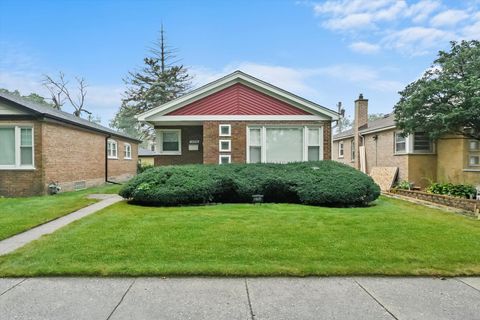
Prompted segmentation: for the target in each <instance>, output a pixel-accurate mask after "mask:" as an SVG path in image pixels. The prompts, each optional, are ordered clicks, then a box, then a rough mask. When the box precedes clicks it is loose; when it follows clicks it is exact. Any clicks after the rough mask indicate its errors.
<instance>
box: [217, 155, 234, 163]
mask: <svg viewBox="0 0 480 320" xmlns="http://www.w3.org/2000/svg"><path fill="white" fill-rule="evenodd" d="M222 158H227V159H228V163H232V155H230V154H220V155H218V164H224V163H222Z"/></svg>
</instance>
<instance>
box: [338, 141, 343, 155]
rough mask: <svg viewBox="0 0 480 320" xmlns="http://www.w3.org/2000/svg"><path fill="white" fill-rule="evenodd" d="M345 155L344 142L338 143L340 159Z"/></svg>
mask: <svg viewBox="0 0 480 320" xmlns="http://www.w3.org/2000/svg"><path fill="white" fill-rule="evenodd" d="M343 153H344V150H343V141H340V142H339V143H338V157H339V158H343Z"/></svg>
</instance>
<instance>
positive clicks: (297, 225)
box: [0, 197, 480, 276]
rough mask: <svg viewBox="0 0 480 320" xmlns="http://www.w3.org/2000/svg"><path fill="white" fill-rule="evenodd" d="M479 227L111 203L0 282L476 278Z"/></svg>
mask: <svg viewBox="0 0 480 320" xmlns="http://www.w3.org/2000/svg"><path fill="white" fill-rule="evenodd" d="M479 240H480V221H477V220H473V219H469V218H466V217H463V216H458V215H455V214H453V213H448V212H444V211H440V210H437V209H432V208H427V207H423V206H420V205H416V204H412V203H409V202H405V201H402V200H397V199H391V198H385V197H381V198H380V199H379V200H377V201H376V202H375V205H373V206H371V207H368V208H321V207H312V206H303V205H294V204H263V205H250V204H225V205H216V206H196V207H171V208H154V207H141V206H134V205H130V204H127V203H126V202H121V203H118V204H115V205H113V206H111V207H108V208H106V209H104V210H102V211H100V212H98V213H96V214H93V215H91V216H89V217H86V218H84V219H82V220H79V221H76V222H74V223H73V224H71V225H69V226H67V227H65V228H63V229H61V230H59V231H57V232H55V233H53V234H51V235H47V236H45V237H43V238H42V239H40V240H38V241H36V242H34V243H31V244H30V245H27V246H26V247H24V248H21V249H20V250H18V251H16V252H14V253H12V254H10V255H7V256H3V257H0V276H53V275H95V276H98V275H102V276H167V275H168V276H180V275H182V276H183V275H205V276H283V275H289V276H308V275H321V276H327V275H438V276H440V275H441V276H453V275H479V274H480V241H479Z"/></svg>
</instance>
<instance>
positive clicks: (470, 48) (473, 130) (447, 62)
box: [395, 40, 480, 139]
mask: <svg viewBox="0 0 480 320" xmlns="http://www.w3.org/2000/svg"><path fill="white" fill-rule="evenodd" d="M399 93H400V95H401V97H400V101H399V102H398V103H397V104H396V105H395V120H396V122H397V125H398V127H399V128H400V129H402V130H403V131H404V133H405V134H409V133H413V132H415V131H416V130H422V131H425V132H427V133H428V134H429V136H430V138H431V139H437V138H439V137H440V136H442V135H444V134H448V133H453V134H459V135H462V136H465V137H467V138H473V139H480V42H479V41H476V40H472V41H461V42H455V41H452V42H451V49H450V51H449V52H446V51H440V52H439V53H438V58H437V59H436V60H435V61H434V62H433V64H432V66H431V68H429V69H428V70H427V71H425V73H424V74H423V76H422V77H421V78H420V79H419V80H417V81H414V82H412V83H410V84H409V85H408V86H407V87H406V88H405V89H404V90H403V91H400V92H399Z"/></svg>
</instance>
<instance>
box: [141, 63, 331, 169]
mask: <svg viewBox="0 0 480 320" xmlns="http://www.w3.org/2000/svg"><path fill="white" fill-rule="evenodd" d="M138 119H139V120H140V121H145V122H148V123H150V124H152V125H153V126H155V130H156V137H157V139H156V140H157V148H156V151H157V153H158V155H156V156H155V165H168V164H190V163H205V164H214V163H221V164H222V163H230V162H232V163H257V162H292V161H307V160H322V159H330V158H331V152H330V147H331V122H332V121H333V120H337V119H338V114H337V113H336V112H335V111H332V110H330V109H327V108H325V107H322V106H320V105H318V104H316V103H313V102H311V101H308V100H306V99H303V98H301V97H298V96H296V95H294V94H292V93H289V92H287V91H285V90H282V89H280V88H277V87H275V86H273V85H271V84H269V83H266V82H263V81H261V80H258V79H256V78H254V77H252V76H250V75H247V74H245V73H243V72H241V71H235V72H233V73H231V74H229V75H227V76H225V77H223V78H220V79H218V80H216V81H213V82H211V83H209V84H207V85H205V86H203V87H201V88H198V89H196V90H194V91H192V92H191V93H189V94H187V95H184V96H182V97H180V98H177V99H175V100H173V101H170V102H168V103H166V104H163V105H161V106H159V107H157V108H154V109H153V110H150V111H148V112H145V113H143V114H141V115H140V116H138Z"/></svg>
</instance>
